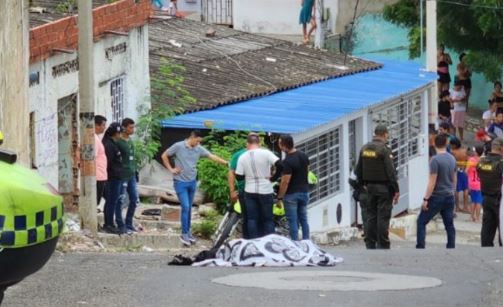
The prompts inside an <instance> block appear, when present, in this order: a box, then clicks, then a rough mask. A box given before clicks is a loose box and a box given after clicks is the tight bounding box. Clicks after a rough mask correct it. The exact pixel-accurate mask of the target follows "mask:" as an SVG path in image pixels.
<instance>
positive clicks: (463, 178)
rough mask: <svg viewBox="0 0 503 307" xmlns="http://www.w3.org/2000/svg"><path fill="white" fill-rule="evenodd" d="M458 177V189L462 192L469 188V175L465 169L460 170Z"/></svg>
mask: <svg viewBox="0 0 503 307" xmlns="http://www.w3.org/2000/svg"><path fill="white" fill-rule="evenodd" d="M457 177H458V183H457V186H456V191H457V192H461V191H465V190H468V175H466V173H465V171H459V170H458V172H457Z"/></svg>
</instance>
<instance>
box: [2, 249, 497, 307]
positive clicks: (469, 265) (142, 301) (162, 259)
mask: <svg viewBox="0 0 503 307" xmlns="http://www.w3.org/2000/svg"><path fill="white" fill-rule="evenodd" d="M393 247H394V249H393V250H390V251H366V250H364V249H363V248H362V246H361V245H360V244H356V245H355V244H352V245H349V246H342V247H337V248H330V249H328V250H329V251H331V252H333V253H334V254H337V255H340V256H342V257H344V258H345V262H344V263H343V264H340V265H338V266H336V267H334V268H281V269H278V268H276V269H271V268H193V267H172V266H168V265H167V262H168V260H169V258H170V257H169V256H168V255H166V254H159V253H148V254H145V253H143V254H141V253H128V254H125V253H122V254H105V253H99V254H81V253H70V254H55V255H54V256H53V258H52V259H51V261H50V262H49V264H48V265H46V267H45V268H44V269H42V270H41V271H40V272H38V273H37V274H35V275H33V276H31V277H29V278H27V279H26V280H24V281H23V282H21V283H20V284H18V285H16V286H14V287H12V288H10V289H9V290H8V291H7V292H6V297H5V300H4V304H3V305H2V306H5V307H11V306H51V307H54V306H240V307H248V306H253V307H256V306H288V307H293V306H366V305H367V306H503V293H502V291H503V249H501V248H485V249H482V248H479V247H475V246H458V248H457V249H456V250H446V249H444V248H443V247H442V246H440V245H429V246H428V247H427V249H426V250H415V249H414V248H413V243H408V242H404V243H402V244H395V245H394V246H393ZM285 270H288V271H296V270H303V271H311V270H316V271H325V270H329V271H358V272H374V273H394V274H407V275H417V276H427V277H434V278H438V279H440V280H441V281H442V284H441V285H440V286H437V287H433V288H426V289H419V290H400V291H398V290H395V291H389V290H388V291H344V292H342V291H318V290H310V291H308V290H304V291H302V290H295V291H292V290H266V289H261V288H247V287H233V286H225V285H221V284H217V283H214V282H212V279H215V278H218V277H223V276H226V275H230V274H238V273H253V272H270V271H272V272H276V271H279V272H284V271H285Z"/></svg>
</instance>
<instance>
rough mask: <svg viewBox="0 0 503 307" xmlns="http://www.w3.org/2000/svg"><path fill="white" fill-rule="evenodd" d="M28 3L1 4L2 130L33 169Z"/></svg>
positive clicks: (8, 0)
mask: <svg viewBox="0 0 503 307" xmlns="http://www.w3.org/2000/svg"><path fill="white" fill-rule="evenodd" d="M26 5H27V1H25V0H21V1H20V0H3V1H0V130H1V131H3V133H4V137H5V140H4V145H3V146H2V148H8V149H11V150H14V151H16V152H17V153H18V157H19V161H20V162H21V163H23V164H25V165H29V152H30V151H29V148H30V145H29V138H27V135H29V114H28V112H27V110H28V73H27V71H28V15H27V10H26Z"/></svg>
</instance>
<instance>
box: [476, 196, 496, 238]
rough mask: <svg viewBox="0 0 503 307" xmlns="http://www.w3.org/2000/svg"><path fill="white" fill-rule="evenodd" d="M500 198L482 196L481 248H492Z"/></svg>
mask: <svg viewBox="0 0 503 307" xmlns="http://www.w3.org/2000/svg"><path fill="white" fill-rule="evenodd" d="M500 198H501V197H497V196H489V195H484V199H483V201H482V207H483V208H484V211H483V214H482V231H481V232H480V241H481V243H482V247H487V246H494V236H495V235H496V231H497V230H498V226H499V214H500V213H499V210H500Z"/></svg>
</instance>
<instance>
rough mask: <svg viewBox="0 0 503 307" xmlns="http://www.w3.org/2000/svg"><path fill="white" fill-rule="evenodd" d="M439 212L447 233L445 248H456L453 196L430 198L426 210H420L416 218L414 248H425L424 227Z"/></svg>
mask: <svg viewBox="0 0 503 307" xmlns="http://www.w3.org/2000/svg"><path fill="white" fill-rule="evenodd" d="M439 212H440V215H441V216H442V221H443V222H444V226H445V230H446V232H447V248H454V247H455V246H456V229H455V228H454V195H450V196H431V197H430V199H429V201H428V210H427V211H424V210H421V213H420V214H419V217H418V218H417V243H416V248H424V247H425V238H426V225H427V224H428V223H429V222H430V220H431V219H432V218H433V217H434V216H435V215H437V213H439Z"/></svg>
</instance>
